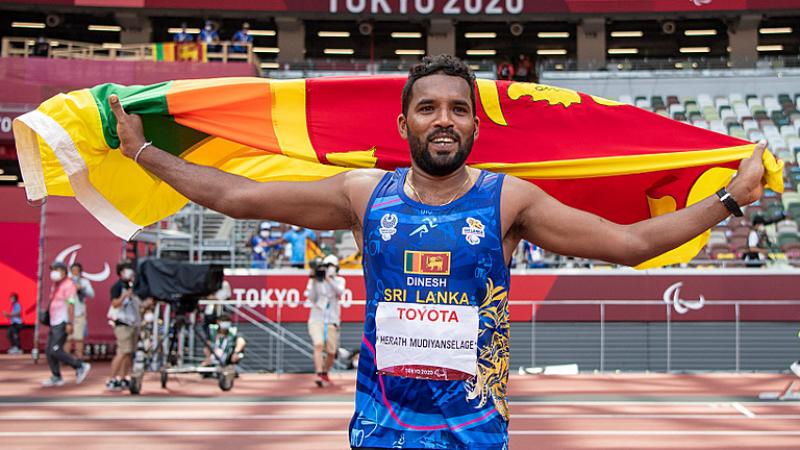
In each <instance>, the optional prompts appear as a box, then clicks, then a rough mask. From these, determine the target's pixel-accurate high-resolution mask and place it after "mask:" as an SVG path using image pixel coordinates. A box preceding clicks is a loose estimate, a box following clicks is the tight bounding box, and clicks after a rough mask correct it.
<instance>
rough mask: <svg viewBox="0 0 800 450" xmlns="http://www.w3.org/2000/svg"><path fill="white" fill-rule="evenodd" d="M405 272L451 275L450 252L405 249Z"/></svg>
mask: <svg viewBox="0 0 800 450" xmlns="http://www.w3.org/2000/svg"><path fill="white" fill-rule="evenodd" d="M404 269H405V270H404V271H405V273H411V274H416V275H450V252H416V251H412V250H406V251H405V264H404Z"/></svg>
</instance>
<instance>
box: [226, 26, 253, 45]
mask: <svg viewBox="0 0 800 450" xmlns="http://www.w3.org/2000/svg"><path fill="white" fill-rule="evenodd" d="M231 41H232V42H233V46H232V47H231V51H232V52H236V53H245V52H246V51H247V45H248V44H252V43H253V36H251V35H250V24H249V23H247V22H245V23H243V24H242V29H241V30H239V31H237V32H236V33H234V35H233V38H231Z"/></svg>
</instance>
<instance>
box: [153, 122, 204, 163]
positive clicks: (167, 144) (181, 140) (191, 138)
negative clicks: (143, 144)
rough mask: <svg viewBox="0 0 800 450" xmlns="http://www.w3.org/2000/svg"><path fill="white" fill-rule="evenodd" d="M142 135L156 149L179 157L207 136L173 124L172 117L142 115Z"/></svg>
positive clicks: (175, 123)
mask: <svg viewBox="0 0 800 450" xmlns="http://www.w3.org/2000/svg"><path fill="white" fill-rule="evenodd" d="M142 125H143V126H144V135H145V137H147V139H148V140H149V141H152V142H153V145H155V146H156V147H158V148H160V149H162V150H165V151H168V152H170V153H172V154H173V155H175V156H180V155H181V154H182V153H183V152H184V151H186V150H188V149H189V148H191V147H193V146H194V145H195V144H197V143H198V142H200V141H202V140H203V139H205V138H207V137H208V136H209V135H208V134H206V133H202V132H200V131H197V130H195V129H193V128H189V127H187V126H185V125H181V124H179V123H178V122H175V119H174V118H173V117H172V116H161V115H153V114H148V115H143V116H142Z"/></svg>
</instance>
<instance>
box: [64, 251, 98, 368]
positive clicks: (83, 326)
mask: <svg viewBox="0 0 800 450" xmlns="http://www.w3.org/2000/svg"><path fill="white" fill-rule="evenodd" d="M69 272H70V278H71V279H72V282H73V283H75V287H76V288H77V289H78V298H77V300H76V301H75V321H74V322H73V324H72V334H71V335H70V336H69V340H68V341H67V345H66V347H67V348H66V351H67V352H68V353H69V352H72V350H73V349H74V350H75V357H76V358H78V359H83V341H84V339H86V331H87V321H86V301H87V300H91V299H93V298H94V288H93V287H92V282H91V281H89V280H88V279H86V277H84V276H83V266H82V265H81V263H78V262H76V263H73V264H72V265H71V266H69Z"/></svg>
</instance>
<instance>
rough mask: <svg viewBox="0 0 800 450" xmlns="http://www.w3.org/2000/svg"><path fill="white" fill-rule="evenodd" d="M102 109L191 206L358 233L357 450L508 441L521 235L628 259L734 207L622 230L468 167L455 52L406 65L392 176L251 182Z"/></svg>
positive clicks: (756, 194) (561, 249) (469, 89)
mask: <svg viewBox="0 0 800 450" xmlns="http://www.w3.org/2000/svg"><path fill="white" fill-rule="evenodd" d="M109 101H110V104H111V108H112V110H113V111H114V114H115V115H116V117H117V121H118V125H117V132H118V135H119V137H120V139H121V149H122V152H123V153H124V154H125V155H126V156H128V157H129V158H134V157H136V156H137V155H138V158H136V159H138V162H139V164H140V165H141V166H142V167H143V168H144V169H146V170H147V171H149V172H150V173H152V174H154V175H156V176H158V177H159V178H161V179H162V180H164V181H165V182H167V183H168V184H170V185H171V186H173V187H174V188H175V189H177V190H178V191H179V192H181V193H182V194H183V195H185V196H186V197H188V198H189V199H190V200H192V201H194V202H196V203H199V204H201V205H205V206H207V207H209V208H211V209H214V210H217V211H221V212H223V213H224V214H227V215H228V216H231V217H236V218H244V217H252V218H261V219H264V220H277V221H281V222H288V223H294V224H297V225H301V226H304V227H309V228H314V229H342V228H349V229H352V230H353V233H354V234H355V235H356V236H357V240H358V241H360V240H362V239H363V244H362V245H363V248H362V250H363V254H364V262H363V263H364V277H365V283H366V291H367V296H366V298H367V299H368V300H367V305H366V319H365V324H364V330H365V331H364V335H363V339H362V345H361V350H360V356H361V357H360V359H359V365H358V380H357V391H356V413H355V414H354V416H353V419H352V421H351V423H350V445H351V447H353V448H391V447H394V446H402V447H405V448H422V447H426V448H448V449H467V448H470V449H498V448H506V447H507V445H508V408H507V405H506V398H505V397H506V381H507V379H508V330H509V323H508V304H507V292H508V285H509V278H510V275H509V271H508V269H507V264H508V263H509V261H510V258H511V254H512V253H513V252H514V249H515V248H516V247H517V243H518V242H519V241H520V239H527V240H529V241H531V242H533V243H535V244H536V245H539V246H540V247H542V248H545V249H547V250H549V251H552V252H556V253H560V254H565V255H573V256H577V257H584V258H596V259H604V260H607V261H611V262H614V263H619V264H625V265H630V266H633V265H636V264H638V263H641V262H643V261H646V260H648V259H651V258H653V257H655V256H657V255H660V254H662V253H664V252H665V251H667V250H670V249H672V248H675V247H677V246H678V245H680V244H681V243H683V242H686V241H688V240H689V239H691V238H693V237H695V236H697V235H698V234H700V233H701V232H703V231H705V230H707V229H708V228H710V227H712V226H713V225H715V224H717V223H719V222H720V221H721V220H722V219H724V218H725V217H727V216H728V215H729V214H730V211H729V209H728V208H729V207H730V208H731V209H734V206H735V205H732V204H731V203H730V202H728V203H727V206H726V204H723V203H722V202H721V201H720V199H719V198H717V197H716V196H711V197H709V198H706V199H704V200H702V201H700V202H698V203H696V204H694V205H692V206H690V207H688V208H685V209H682V210H680V211H677V212H675V213H672V214H665V215H661V216H658V217H655V218H652V219H649V220H645V221H642V222H639V223H635V224H631V225H619V224H615V223H612V222H609V221H607V220H604V219H602V218H600V217H598V216H595V215H592V214H589V213H586V212H583V211H579V210H576V209H573V208H570V207H568V206H566V205H563V204H561V203H560V202H558V201H557V200H555V199H554V198H552V197H551V196H549V195H548V194H546V193H545V192H544V191H543V190H541V189H540V188H538V187H537V186H536V185H534V184H532V183H529V182H526V181H523V180H520V179H517V178H514V177H511V176H503V175H498V174H493V173H488V172H483V171H479V170H476V169H472V168H469V167H467V166H466V165H465V164H464V163H465V161H466V159H467V156H469V153H470V151H471V148H472V144H473V141H474V140H475V139H477V138H478V130H479V129H478V126H479V119H478V117H477V115H476V112H475V111H476V110H475V91H474V76H473V75H472V73H471V72H470V70H469V67H467V65H466V64H464V63H463V62H461V61H459V60H457V59H456V58H453V57H451V56H436V57H426V58H423V59H422V62H421V63H420V64H418V65H416V66H414V67H412V69H411V71H410V75H409V78H408V81H407V82H406V86H405V88H404V90H403V95H402V112H401V113H400V114H399V116H398V118H397V128H398V132H399V134H400V136H401V137H402V138H404V139H407V140H408V141H409V147H410V150H411V159H412V167H411V169H398V170H397V171H395V172H385V171H383V170H375V169H365V170H352V171H348V172H345V173H342V174H340V175H337V176H334V177H330V178H327V179H324V180H320V181H315V182H294V183H292V182H273V183H263V184H262V183H259V182H255V181H252V180H249V179H246V178H243V177H239V176H236V175H231V174H228V173H224V172H222V171H219V170H217V169H214V168H209V167H203V166H198V165H194V164H192V163H189V162H187V161H185V160H182V159H179V158H177V157H175V156H173V155H171V154H169V153H168V152H165V151H160V150H158V149H156V148H150V145H149V144H146V143H145V137H144V136H143V134H142V125H141V119H140V118H139V117H137V116H134V115H128V114H126V113H125V112H124V111H123V109H122V107H121V105H120V103H119V99H118V98H117V97H116V96H111V97H110V99H109ZM532 126H534V124H532ZM765 147H766V144H765V143H763V142H762V143H759V145H758V146H757V147H756V149H755V151H754V153H753V155H752V156H751V157H750V158H748V159H745V160H744V161H742V163H741V164H740V166H739V172H738V176H737V177H736V178H735V179H734V180H733V181H731V183H730V184H729V185H728V186H727V191H728V192H729V193H730V194H731V196H732V198H733V200H735V201H736V202H738V204H739V205H745V204H749V203H751V202H753V201H754V200H756V199H758V198H760V196H761V194H762V192H763V187H762V183H761V178H762V175H763V172H764V167H763V164H762V161H761V158H762V153H763V151H764V149H765ZM726 199H727V200H731V199H730V198H728V197H726ZM423 225H424V226H423Z"/></svg>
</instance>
